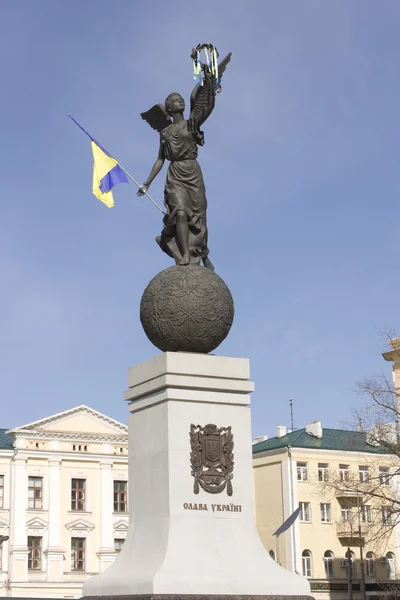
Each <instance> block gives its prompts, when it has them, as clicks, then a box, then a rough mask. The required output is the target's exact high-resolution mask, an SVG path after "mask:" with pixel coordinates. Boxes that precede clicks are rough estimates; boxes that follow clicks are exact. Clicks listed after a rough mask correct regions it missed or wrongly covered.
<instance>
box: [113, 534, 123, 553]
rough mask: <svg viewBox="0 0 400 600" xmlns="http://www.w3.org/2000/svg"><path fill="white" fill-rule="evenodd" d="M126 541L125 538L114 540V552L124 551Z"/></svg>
mask: <svg viewBox="0 0 400 600" xmlns="http://www.w3.org/2000/svg"><path fill="white" fill-rule="evenodd" d="M124 542H125V540H124V539H123V538H116V539H115V540H114V550H115V552H117V553H119V552H121V550H122V546H123V545H124Z"/></svg>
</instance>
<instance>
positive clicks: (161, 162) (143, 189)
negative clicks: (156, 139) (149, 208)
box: [138, 142, 165, 196]
mask: <svg viewBox="0 0 400 600" xmlns="http://www.w3.org/2000/svg"><path fill="white" fill-rule="evenodd" d="M164 162H165V156H164V150H163V147H162V144H161V142H160V148H159V150H158V158H157V160H156V162H155V163H154V165H153V168H152V169H151V171H150V175H149V176H148V178H147V179H146V181H145V182H144V183H143V184H142V185H141V186H140V188H139V191H138V196H143V194H145V193H146V192H147V190H148V189H149V187H150V184H151V182H152V181H153V179H155V178H156V177H157V175H158V174H159V172H160V171H161V169H162V168H163V165H164Z"/></svg>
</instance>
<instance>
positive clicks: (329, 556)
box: [324, 550, 334, 579]
mask: <svg viewBox="0 0 400 600" xmlns="http://www.w3.org/2000/svg"><path fill="white" fill-rule="evenodd" d="M333 559H334V555H333V552H332V550H327V551H326V552H325V554H324V566H325V577H326V578H327V579H330V578H331V577H333Z"/></svg>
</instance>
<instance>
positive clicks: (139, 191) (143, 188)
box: [137, 183, 149, 196]
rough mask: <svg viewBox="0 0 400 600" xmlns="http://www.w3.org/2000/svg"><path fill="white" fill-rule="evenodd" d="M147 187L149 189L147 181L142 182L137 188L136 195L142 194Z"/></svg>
mask: <svg viewBox="0 0 400 600" xmlns="http://www.w3.org/2000/svg"><path fill="white" fill-rule="evenodd" d="M148 189H149V185H148V184H147V183H142V185H141V186H140V188H139V189H138V193H137V195H138V196H144V195H145V193H146V192H147V190H148Z"/></svg>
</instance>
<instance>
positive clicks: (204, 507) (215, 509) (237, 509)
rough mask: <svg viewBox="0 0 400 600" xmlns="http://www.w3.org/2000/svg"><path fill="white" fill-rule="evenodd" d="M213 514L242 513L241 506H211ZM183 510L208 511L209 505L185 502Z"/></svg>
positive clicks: (231, 504)
mask: <svg viewBox="0 0 400 600" xmlns="http://www.w3.org/2000/svg"><path fill="white" fill-rule="evenodd" d="M210 506H211V509H212V512H242V505H241V504H233V502H231V503H230V504H210ZM183 508H184V509H185V510H208V504H201V503H197V502H184V504H183Z"/></svg>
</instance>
